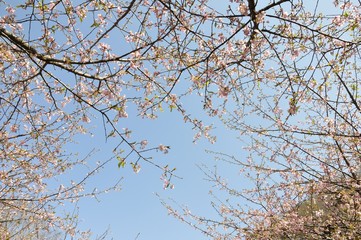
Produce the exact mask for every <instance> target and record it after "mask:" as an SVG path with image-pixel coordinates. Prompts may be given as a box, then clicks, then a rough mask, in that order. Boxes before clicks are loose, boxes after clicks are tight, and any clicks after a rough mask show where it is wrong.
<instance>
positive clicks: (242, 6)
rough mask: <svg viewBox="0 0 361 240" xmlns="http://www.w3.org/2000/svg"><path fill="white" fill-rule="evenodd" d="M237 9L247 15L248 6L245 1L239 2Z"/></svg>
mask: <svg viewBox="0 0 361 240" xmlns="http://www.w3.org/2000/svg"><path fill="white" fill-rule="evenodd" d="M238 11H239V12H240V13H241V14H242V15H248V6H247V5H246V4H245V3H241V4H239V7H238Z"/></svg>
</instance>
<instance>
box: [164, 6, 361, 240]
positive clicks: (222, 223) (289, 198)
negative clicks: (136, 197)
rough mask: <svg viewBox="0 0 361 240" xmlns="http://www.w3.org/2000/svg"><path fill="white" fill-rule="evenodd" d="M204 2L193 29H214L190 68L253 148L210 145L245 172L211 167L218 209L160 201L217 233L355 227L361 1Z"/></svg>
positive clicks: (350, 234)
mask: <svg viewBox="0 0 361 240" xmlns="http://www.w3.org/2000/svg"><path fill="white" fill-rule="evenodd" d="M213 4H214V3H213ZM202 6H203V10H204V9H208V10H209V11H208V12H207V13H205V12H206V11H199V12H197V13H195V12H193V15H195V16H198V17H201V16H203V17H204V18H205V19H207V20H209V21H211V23H210V24H209V25H207V24H205V23H204V24H202V25H201V26H199V27H198V28H195V29H196V30H194V32H195V33H198V34H199V35H200V36H202V39H203V40H205V41H206V39H207V38H209V39H211V40H210V41H207V44H204V45H205V46H206V49H207V48H208V49H207V53H208V55H206V57H204V58H203V59H202V60H200V61H198V62H197V64H199V66H201V65H202V66H203V67H202V69H204V71H201V70H199V71H198V72H197V73H195V74H193V75H192V79H193V80H194V82H195V83H197V84H199V85H198V87H199V88H200V89H203V92H202V96H204V103H205V109H206V111H208V113H209V114H210V115H212V114H214V115H218V116H219V117H220V118H221V119H222V120H223V121H224V123H225V124H226V126H228V127H229V128H230V129H233V130H235V131H238V132H240V134H241V139H243V142H242V143H241V144H240V146H242V147H243V148H244V150H245V151H246V152H247V154H244V155H241V156H232V155H228V154H227V153H217V152H216V153H213V154H215V157H216V159H219V160H223V161H224V162H226V163H228V164H230V166H231V167H232V168H237V169H238V170H239V174H240V178H239V182H234V181H231V182H229V181H227V178H229V176H226V175H222V173H220V171H218V170H215V171H213V170H208V169H207V168H206V169H204V173H205V175H206V176H207V178H208V180H209V181H211V182H212V183H213V185H215V186H217V189H214V190H213V191H212V194H213V195H214V198H215V200H214V202H212V206H213V207H214V208H215V211H216V212H217V213H218V216H219V218H216V219H214V218H209V217H207V216H199V215H197V214H196V213H193V211H191V210H192V209H187V208H184V209H183V212H182V211H179V209H175V208H173V207H172V206H169V205H168V204H167V203H166V202H165V203H164V204H165V206H166V207H167V208H168V209H169V212H170V214H172V215H174V216H175V217H178V218H179V219H181V220H182V221H185V222H186V223H188V224H189V225H191V226H193V227H195V228H196V229H198V230H200V231H202V232H203V233H204V234H206V235H207V236H209V237H211V238H213V239H358V238H360V236H361V232H360V229H361V225H360V224H361V221H360V220H361V175H360V170H361V169H360V166H361V164H360V149H359V145H360V130H359V128H360V120H361V119H360V113H361V112H360V103H361V102H360V99H359V87H358V85H359V76H358V74H359V63H360V55H359V45H360V34H359V32H360V27H361V26H360V25H359V22H360V19H359V18H360V10H361V2H359V1H322V2H321V1H313V2H304V1H262V2H261V1H258V2H257V1H253V0H249V1H230V3H229V5H228V8H227V9H225V11H224V12H222V11H221V9H220V8H217V7H215V6H214V5H212V2H209V3H208V5H202ZM205 6H207V7H205ZM179 11H180V10H179ZM188 12H189V13H192V11H188ZM204 22H206V20H204ZM213 27H214V30H213ZM216 27H218V28H217V30H216ZM205 29H209V33H208V35H207V32H206V30H205ZM213 37H214V38H215V39H212V38H213ZM199 49H201V47H198V49H197V50H198V51H199ZM201 83H204V84H205V85H203V86H202V85H201ZM212 87H213V89H212ZM198 91H199V90H198ZM222 98H223V99H224V101H220V99H222ZM216 104H218V105H216ZM224 192H226V193H228V197H226V198H223V197H222V196H223V193H224ZM195 212H196V210H195Z"/></svg>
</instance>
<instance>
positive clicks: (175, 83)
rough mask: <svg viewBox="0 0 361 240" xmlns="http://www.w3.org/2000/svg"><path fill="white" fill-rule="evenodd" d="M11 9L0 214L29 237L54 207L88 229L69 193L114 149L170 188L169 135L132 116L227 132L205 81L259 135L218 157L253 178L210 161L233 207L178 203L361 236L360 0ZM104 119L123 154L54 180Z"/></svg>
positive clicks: (2, 101)
mask: <svg viewBox="0 0 361 240" xmlns="http://www.w3.org/2000/svg"><path fill="white" fill-rule="evenodd" d="M0 9H1V11H2V15H1V17H0V45H1V47H0V52H1V54H0V74H1V76H0V77H1V78H0V86H1V88H0V91H1V92H0V109H1V115H0V143H1V144H0V147H1V152H0V159H1V165H2V168H1V170H0V187H1V198H0V205H1V207H0V215H1V219H3V220H2V222H1V224H2V225H1V226H3V223H8V222H13V223H19V226H20V227H19V228H18V231H19V235H18V236H20V234H21V233H20V232H21V231H22V229H23V228H24V226H28V224H30V225H31V226H30V225H29V227H28V228H27V229H26V230H27V231H28V230H29V229H32V230H33V229H36V226H39V225H37V224H38V223H39V222H47V223H48V225H47V226H48V227H49V230H51V229H61V230H62V231H65V232H66V233H67V234H69V235H75V234H77V229H76V220H75V219H74V217H72V216H65V217H62V216H60V215H59V214H57V211H56V210H57V206H59V205H61V204H62V203H64V202H65V201H67V200H69V201H77V200H78V199H79V198H80V197H83V196H93V195H95V194H98V192H96V193H94V192H86V191H84V185H85V183H86V182H87V181H89V179H90V178H91V177H92V176H93V175H94V173H96V171H97V170H99V169H101V168H102V167H103V166H104V165H105V164H108V163H112V162H114V161H117V164H118V166H119V167H127V166H130V167H131V168H133V170H134V171H135V172H139V170H140V169H141V165H142V164H151V165H153V166H154V167H156V168H159V169H160V171H161V173H162V179H163V180H164V187H165V188H168V187H171V186H172V183H171V178H172V177H173V176H174V169H172V168H169V167H168V166H162V165H160V164H158V163H157V162H156V161H154V160H152V159H151V155H152V152H154V151H160V152H163V153H167V152H168V150H169V146H167V145H158V146H149V145H148V141H147V139H146V136H144V138H145V139H133V138H131V136H130V135H131V132H132V131H134V130H136V129H128V128H127V127H126V126H123V125H122V124H121V123H122V119H123V118H128V117H136V116H138V117H142V118H148V119H156V118H157V116H158V114H160V112H162V111H164V110H167V111H174V112H177V114H179V115H180V117H181V118H183V119H184V121H185V123H187V124H188V125H189V126H190V127H191V128H194V129H195V131H196V132H195V137H194V141H196V140H197V139H199V138H200V137H205V138H207V139H208V140H209V141H210V142H214V141H216V136H213V135H212V131H211V130H212V125H207V123H206V122H207V121H206V120H205V119H198V118H197V116H195V115H194V113H192V112H190V111H189V110H188V109H187V108H186V107H184V106H183V104H182V99H184V98H187V97H194V96H197V98H196V99H199V102H198V104H200V105H201V106H202V107H203V109H204V111H205V113H207V114H208V115H209V116H210V117H219V118H220V119H221V120H222V121H223V122H224V123H225V125H226V126H228V127H229V128H231V129H234V130H236V131H239V132H240V134H241V135H242V136H247V139H248V140H247V141H245V143H244V144H243V145H244V146H245V149H246V150H248V151H249V155H248V156H237V157H233V156H228V155H226V154H217V157H218V158H220V159H223V160H225V161H226V162H229V163H231V164H232V167H235V168H239V170H240V173H241V176H245V177H247V178H248V179H249V180H250V182H252V183H253V186H252V185H249V187H245V188H244V189H238V188H234V187H232V186H230V185H228V184H227V182H226V181H225V180H224V179H223V178H222V176H219V175H218V174H217V172H206V174H207V176H208V177H209V180H210V181H213V182H215V183H216V184H217V186H219V187H220V189H221V190H225V191H227V192H228V193H229V194H230V196H231V197H232V199H233V200H224V201H223V200H221V199H220V200H219V202H217V203H215V204H214V207H215V208H216V210H217V211H218V213H219V217H220V218H219V219H207V218H204V217H199V216H196V215H193V214H191V213H190V212H189V211H186V212H185V214H186V215H187V216H188V217H190V218H184V216H183V215H181V214H180V213H179V212H177V211H175V210H174V209H172V208H171V207H169V210H170V212H171V213H172V214H174V215H175V216H178V217H180V218H181V219H182V220H183V221H187V222H188V223H189V224H191V225H192V226H195V227H196V228H198V229H199V230H201V231H203V232H204V233H205V234H207V235H209V236H211V237H213V238H214V239H217V238H218V239H235V238H237V237H238V238H242V237H246V238H251V239H252V238H260V239H268V238H271V239H272V238H291V239H292V238H296V237H302V236H303V235H302V234H304V235H307V237H309V238H312V239H317V238H319V239H324V238H325V237H328V236H329V235H330V236H331V234H333V235H332V236H337V237H340V238H342V237H343V238H345V237H346V238H355V237H356V238H357V236H359V235H360V231H359V229H361V228H360V191H361V190H360V174H359V172H360V169H359V165H360V158H359V156H360V152H359V141H360V140H359V139H360V133H359V130H358V129H359V115H360V106H359V104H360V103H359V96H358V92H359V89H358V70H359V67H358V62H359V41H360V35H359V32H360V28H361V27H360V26H359V22H360V19H359V18H360V12H359V11H360V2H359V1H350V0H344V1H336V0H335V1H322V2H321V1H313V2H307V3H306V2H303V1H300V0H269V1H255V0H248V1H245V0H243V1H242V0H230V1H229V2H222V3H220V2H219V1H206V0H146V1H144V0H130V1H122V0H83V1H80V0H79V1H69V0H52V1H44V0H27V1H0ZM96 119H100V120H101V121H102V123H103V128H104V133H105V136H106V137H107V138H115V139H117V140H118V141H119V144H118V146H117V147H116V148H115V149H114V157H113V158H111V159H108V160H104V161H102V162H100V163H99V165H98V166H97V167H95V169H93V170H91V171H90V172H89V173H88V174H86V175H85V176H84V178H83V179H82V180H79V181H73V182H70V183H69V184H67V183H63V182H61V183H60V182H59V183H57V184H55V186H54V179H56V178H57V177H58V176H62V175H64V174H67V173H69V172H71V171H72V169H73V168H74V167H76V166H78V165H83V164H86V160H87V159H79V158H77V157H76V155H75V154H74V153H72V152H69V151H67V146H69V144H71V143H72V139H74V137H76V136H78V135H80V134H85V133H86V132H87V130H88V127H89V126H91V123H92V122H93V121H95V120H96ZM110 188H111V189H113V188H117V185H115V186H114V187H112V186H111V187H110ZM234 199H240V200H241V199H242V201H247V202H248V204H237V203H236V200H234ZM193 220H195V221H196V222H193ZM12 226H14V225H12ZM42 230H44V229H42ZM4 231H5V232H6V227H5V230H4ZM15 237H16V236H15ZM84 237H86V236H85V235H84ZM337 237H336V238H337ZM333 238H334V239H335V237H333Z"/></svg>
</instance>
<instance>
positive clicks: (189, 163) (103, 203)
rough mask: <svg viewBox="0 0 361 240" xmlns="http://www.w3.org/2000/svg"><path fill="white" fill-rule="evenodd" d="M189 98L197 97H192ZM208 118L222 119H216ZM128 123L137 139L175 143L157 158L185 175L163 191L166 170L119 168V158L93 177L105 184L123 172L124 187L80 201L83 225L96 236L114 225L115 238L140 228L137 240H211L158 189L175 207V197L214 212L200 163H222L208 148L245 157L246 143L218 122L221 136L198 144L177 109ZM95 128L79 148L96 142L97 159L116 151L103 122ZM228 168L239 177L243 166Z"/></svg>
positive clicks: (207, 212) (204, 211)
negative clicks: (174, 211) (173, 212)
mask: <svg viewBox="0 0 361 240" xmlns="http://www.w3.org/2000/svg"><path fill="white" fill-rule="evenodd" d="M195 98H196V97H193V99H195ZM189 101H190V102H192V101H191V99H190V100H189ZM198 107H199V106H198ZM193 108H194V109H193V110H194V111H195V112H198V113H199V114H201V111H199V109H196V108H197V105H194V104H193ZM203 117H205V116H203ZM208 120H209V121H210V122H211V121H213V123H217V119H208ZM124 122H128V123H131V125H130V126H129V125H127V126H128V127H129V128H132V129H134V130H135V131H134V133H133V135H134V137H135V138H136V137H140V138H141V137H147V139H148V140H149V142H150V143H149V144H154V145H158V144H159V143H162V144H166V145H170V146H171V150H170V152H169V153H168V154H166V155H164V154H161V153H155V154H154V155H155V156H154V161H156V162H157V163H159V164H161V165H165V164H169V165H170V166H171V167H176V168H177V170H176V174H177V175H179V176H180V177H182V179H174V182H173V183H174V184H175V188H174V189H172V190H171V189H167V190H163V189H162V181H161V180H160V179H159V178H160V175H161V171H160V170H159V169H157V168H155V167H154V166H151V165H149V164H147V163H141V165H142V170H141V171H140V173H138V174H135V173H134V172H133V171H132V170H131V168H124V169H118V168H117V162H116V161H114V162H113V163H112V164H110V165H108V166H107V167H106V168H105V169H103V170H102V171H101V172H100V173H99V175H98V176H96V178H95V179H96V180H94V179H93V180H91V181H92V184H93V181H95V182H96V185H98V187H99V188H100V187H101V186H107V184H109V183H112V182H115V181H116V180H117V179H118V178H119V177H120V176H121V177H124V179H123V180H122V182H121V186H122V190H121V191H119V192H110V193H108V194H104V195H101V196H99V198H98V199H99V200H100V202H98V201H96V200H95V199H82V200H81V201H80V202H79V204H78V207H79V209H80V210H79V216H80V220H81V224H80V227H81V228H84V229H86V228H91V230H92V231H93V232H94V236H96V234H101V233H103V232H104V231H105V230H106V229H107V228H108V227H109V228H110V232H111V234H110V235H109V236H112V237H114V239H135V237H136V236H137V234H138V233H140V235H139V237H138V239H174V240H177V239H208V238H207V237H205V236H203V235H202V234H201V233H200V232H198V231H196V230H194V229H192V228H191V227H189V226H188V225H186V224H184V223H182V222H180V221H179V220H176V219H174V218H173V217H171V216H168V214H167V210H166V209H165V208H164V207H163V206H162V205H161V202H160V199H159V197H158V196H157V195H156V193H157V194H158V195H159V196H160V197H161V198H162V199H163V200H165V201H166V202H169V203H170V204H173V205H174V206H175V207H177V206H176V204H175V203H174V202H173V200H174V201H175V202H177V204H180V205H182V206H183V205H184V206H187V207H189V208H190V209H191V210H192V212H194V213H197V214H199V215H203V216H209V217H212V216H215V215H214V214H215V212H214V211H213V210H212V208H211V205H210V201H211V200H212V198H211V197H210V195H209V194H208V192H209V190H210V189H211V186H212V185H211V184H210V183H209V182H207V181H205V180H204V178H205V176H204V174H203V173H202V171H201V170H200V169H199V168H198V166H201V165H202V164H206V165H208V166H210V167H212V166H213V165H220V164H221V163H220V162H216V161H215V160H214V156H213V155H212V154H208V153H206V152H205V149H212V150H214V151H222V152H226V153H234V154H237V153H238V154H237V155H238V156H240V154H241V143H240V141H238V140H237V139H236V136H237V133H235V132H231V131H229V130H227V129H225V128H224V127H223V126H222V125H221V124H220V123H219V122H218V123H217V124H216V126H217V128H216V129H214V133H215V134H217V138H218V141H217V142H216V143H215V144H210V143H209V142H208V141H207V140H205V139H201V140H200V141H199V142H197V143H195V144H194V143H192V140H193V136H194V134H195V132H194V131H193V130H192V129H191V126H190V125H188V124H184V122H183V120H182V118H181V117H180V114H179V113H177V112H172V113H170V112H164V113H162V114H160V115H159V119H157V120H154V121H151V120H142V119H140V118H137V117H132V116H131V117H130V118H129V119H127V120H125V121H124ZM90 125H92V124H90ZM92 133H93V134H94V135H95V136H94V137H89V136H88V135H85V136H82V137H81V139H79V147H81V146H83V147H82V151H84V153H85V152H86V151H88V149H89V147H90V146H91V145H94V146H97V147H98V148H99V149H100V151H99V152H98V153H97V154H96V155H95V156H93V157H92V159H94V160H95V161H96V160H98V159H101V158H107V157H108V156H111V155H112V153H111V150H112V148H113V147H114V145H112V143H109V142H108V143H105V139H104V137H103V135H104V133H103V129H102V127H100V128H96V129H94V131H92ZM90 161H92V160H90ZM162 163H164V164H162ZM228 167H229V168H230V166H228ZM227 171H228V172H229V173H230V174H232V175H233V176H237V171H238V169H232V168H230V169H228V170H227Z"/></svg>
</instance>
